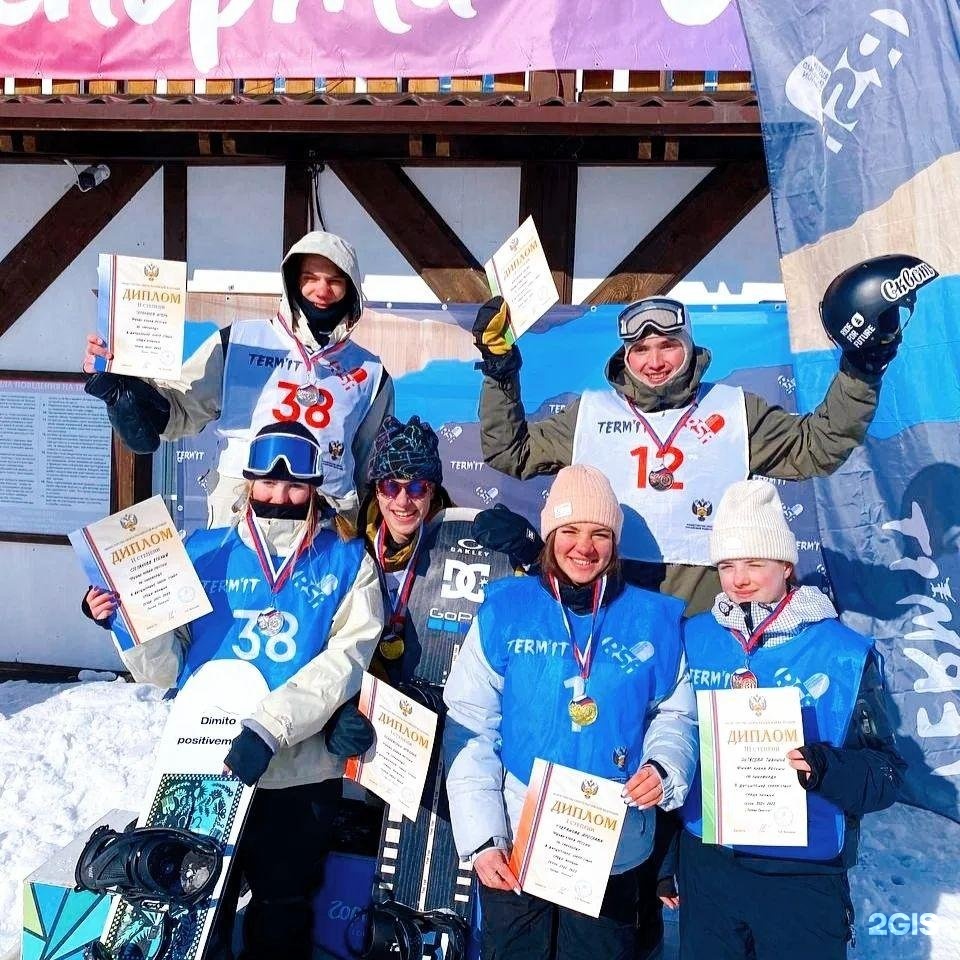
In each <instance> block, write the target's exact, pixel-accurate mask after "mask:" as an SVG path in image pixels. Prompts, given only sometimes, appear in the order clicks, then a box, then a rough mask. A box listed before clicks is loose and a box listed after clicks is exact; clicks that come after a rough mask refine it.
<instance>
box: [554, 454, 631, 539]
mask: <svg viewBox="0 0 960 960" xmlns="http://www.w3.org/2000/svg"><path fill="white" fill-rule="evenodd" d="M567 523H598V524H600V525H601V526H604V527H609V528H610V529H611V530H612V531H613V536H614V539H615V540H619V539H620V531H621V530H622V529H623V511H622V510H621V509H620V504H619V503H618V502H617V495H616V494H615V493H614V492H613V487H611V486H610V481H609V480H608V479H607V478H606V477H605V476H604V475H603V474H602V473H601V472H600V471H599V470H598V469H597V468H596V467H590V466H587V465H586V464H585V463H576V464H574V465H573V466H572V467H564V468H563V469H562V470H561V471H560V472H559V473H558V474H557V478H556V479H555V480H554V481H553V486H552V487H551V488H550V495H549V496H548V497H547V502H546V503H545V504H544V505H543V510H542V511H541V512H540V535H541V536H542V537H543V538H544V540H546V538H547V537H548V536H549V535H550V534H551V533H552V532H553V531H554V530H556V529H557V528H558V527H562V526H564V524H567Z"/></svg>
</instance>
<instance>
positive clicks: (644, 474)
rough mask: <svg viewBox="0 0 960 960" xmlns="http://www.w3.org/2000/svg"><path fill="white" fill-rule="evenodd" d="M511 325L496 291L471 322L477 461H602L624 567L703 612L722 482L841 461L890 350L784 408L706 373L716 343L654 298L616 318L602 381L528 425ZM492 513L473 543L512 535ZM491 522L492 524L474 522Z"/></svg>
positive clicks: (846, 361) (499, 544) (848, 356)
mask: <svg viewBox="0 0 960 960" xmlns="http://www.w3.org/2000/svg"><path fill="white" fill-rule="evenodd" d="M508 322H509V310H508V308H507V306H506V304H505V303H504V302H503V300H502V299H501V298H500V297H495V298H493V299H492V300H490V301H488V302H487V303H486V304H484V305H483V306H482V307H481V308H480V310H479V312H478V314H477V320H476V323H475V325H474V337H475V340H476V344H477V348H478V349H479V351H480V354H481V356H482V357H483V360H482V362H481V363H480V364H479V366H480V369H481V370H482V371H483V373H484V378H483V386H482V388H481V393H480V428H481V430H480V437H481V446H482V449H483V456H484V459H485V460H486V462H487V463H488V464H490V466H492V467H494V468H495V469H497V470H500V471H502V472H503V473H507V474H510V475H511V476H515V477H520V478H521V479H525V478H527V477H532V476H536V475H538V474H544V473H547V474H549V473H554V472H556V471H557V470H559V469H560V468H561V467H563V466H565V465H566V464H569V463H581V462H583V463H591V464H595V465H597V466H599V467H601V468H602V469H603V470H604V472H605V473H606V474H607V476H608V477H609V478H610V480H611V482H612V484H613V487H614V489H615V490H616V491H617V495H618V496H619V498H620V502H621V505H622V506H623V508H624V514H625V520H624V531H623V538H622V543H621V547H622V555H623V557H624V559H625V561H626V562H625V564H624V573H625V575H626V576H627V578H628V579H630V580H633V581H634V582H636V583H638V584H640V585H641V586H645V587H649V588H650V589H654V590H660V591H661V592H663V593H669V594H671V595H673V596H677V597H680V598H682V599H683V600H685V601H686V603H687V608H686V612H687V615H688V616H692V615H693V614H695V613H699V612H701V611H703V610H707V609H709V607H710V604H711V603H712V601H713V598H714V596H715V595H716V593H717V589H718V581H717V574H716V571H715V570H714V569H713V568H712V567H711V566H710V564H709V550H708V540H709V528H710V524H709V522H708V521H709V514H710V512H711V511H712V510H713V509H714V506H715V505H716V504H717V503H718V502H719V501H720V497H721V495H722V493H723V490H724V489H725V488H726V487H727V486H728V485H729V484H730V483H733V482H735V481H737V480H744V479H746V478H747V477H748V476H750V475H751V474H763V475H765V476H770V477H776V478H780V479H785V480H802V479H807V478H809V477H816V476H826V475H827V474H830V473H832V472H833V471H834V470H836V469H837V468H838V467H839V466H840V465H841V464H842V463H843V462H844V461H845V460H846V458H847V457H848V456H849V455H850V452H851V451H852V450H853V449H854V448H855V447H857V446H858V445H859V444H861V443H862V442H863V439H864V437H865V435H866V432H867V427H868V426H869V425H870V422H871V420H872V419H873V415H874V413H875V411H876V408H877V401H878V396H879V391H880V378H881V374H882V372H883V370H884V369H885V368H886V365H887V364H888V363H889V362H890V360H891V359H892V357H893V354H894V353H895V351H896V345H893V346H892V347H891V346H889V345H884V346H883V347H880V346H878V347H876V348H873V349H872V350H868V349H867V348H861V349H854V348H853V347H852V346H851V347H850V349H849V350H847V352H846V353H845V354H844V357H843V359H842V361H841V365H840V370H839V372H838V373H837V375H836V377H835V378H834V380H833V382H832V383H831V385H830V388H829V390H828V391H827V394H826V396H825V398H824V400H823V402H822V403H821V404H820V405H819V406H818V407H817V408H816V409H815V410H814V411H813V412H812V413H810V414H805V415H802V416H800V415H795V414H790V413H787V412H786V411H784V410H783V409H782V408H780V407H777V406H772V405H771V404H769V403H767V402H766V401H765V400H763V399H761V398H760V397H758V396H756V395H755V394H752V393H749V392H746V391H744V390H742V389H741V388H739V387H733V386H728V385H726V384H715V383H710V382H708V381H707V380H706V379H705V377H706V373H707V368H708V367H709V365H710V352H709V351H708V350H706V349H705V348H703V347H700V346H697V345H696V343H695V342H694V339H693V331H692V329H691V326H690V317H689V314H688V312H687V309H686V307H685V306H684V305H683V304H682V303H680V302H679V301H677V300H671V299H668V298H665V297H651V298H647V299H644V300H638V301H637V302H636V303H632V304H630V305H629V306H627V307H625V308H624V310H623V311H622V312H621V314H620V316H619V321H618V324H619V326H618V331H619V335H620V339H621V342H622V343H621V346H620V348H619V349H618V350H617V351H616V352H615V353H614V354H613V355H612V356H611V357H610V359H609V361H608V362H607V366H606V369H605V376H606V380H607V384H608V386H607V387H606V388H605V389H602V390H590V391H586V392H585V393H584V394H583V395H582V396H581V397H580V398H579V399H577V400H574V401H573V402H572V403H570V404H568V405H567V407H566V409H565V410H563V411H562V412H561V413H558V414H555V415H553V416H549V417H545V418H543V419H539V420H536V421H529V420H527V419H526V413H525V411H524V407H523V401H522V399H521V396H520V378H519V371H520V366H521V358H520V353H519V350H518V348H517V346H516V345H513V346H510V345H508V343H507V341H506V339H505V336H504V335H505V332H506V327H507V323H508ZM898 342H899V341H898ZM698 510H699V511H701V512H702V513H698V512H697V511H698ZM496 519H497V521H498V523H497V528H496V530H494V531H492V532H491V534H490V535H488V536H484V534H483V530H482V526H481V532H480V534H479V535H478V539H480V541H481V542H482V543H484V544H485V545H486V546H489V547H494V548H501V549H502V548H503V547H504V546H505V545H508V544H509V543H510V542H512V541H518V542H519V540H520V537H521V533H520V532H518V531H517V530H516V529H514V530H512V531H509V530H508V531H505V530H503V529H501V528H503V527H505V526H506V525H507V524H506V515H505V514H504V513H502V514H501V515H500V517H498V518H496ZM486 523H490V524H492V523H493V520H492V519H491V520H487V519H486V518H484V519H482V520H480V524H481V525H482V524H486ZM518 523H519V524H520V525H521V526H522V521H520V520H519V518H518Z"/></svg>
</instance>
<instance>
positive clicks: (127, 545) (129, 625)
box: [70, 496, 213, 650]
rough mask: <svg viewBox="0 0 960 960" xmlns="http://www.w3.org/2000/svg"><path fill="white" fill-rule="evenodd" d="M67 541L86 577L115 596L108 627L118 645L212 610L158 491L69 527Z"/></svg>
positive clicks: (151, 635)
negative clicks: (75, 527)
mask: <svg viewBox="0 0 960 960" xmlns="http://www.w3.org/2000/svg"><path fill="white" fill-rule="evenodd" d="M70 543H71V545H72V546H73V549H74V550H75V551H76V553H77V556H78V557H79V558H80V562H81V563H82V564H83V568H84V570H85V571H86V574H87V577H88V578H89V580H90V582H91V583H92V584H94V585H95V586H98V587H102V588H104V589H106V590H110V591H111V592H113V593H116V594H117V595H118V596H119V598H120V605H119V607H118V608H117V611H116V613H115V615H114V620H113V623H111V625H110V629H111V630H112V631H113V635H114V639H115V641H116V643H117V646H118V647H120V649H121V650H128V649H130V648H131V647H134V646H137V645H138V644H141V643H144V642H145V641H147V640H152V639H153V638H154V637H158V636H160V635H161V634H163V633H166V632H167V631H169V630H173V629H175V628H176V627H180V626H183V624H185V623H189V622H190V621H191V620H196V619H197V618H198V617H202V616H203V615H204V614H206V613H210V611H211V610H212V609H213V607H212V606H211V605H210V601H209V599H208V598H207V595H206V593H204V590H203V585H202V584H201V583H200V579H199V577H197V572H196V570H194V569H193V564H192V563H191V562H190V557H189V556H187V551H186V548H185V547H184V545H183V541H182V540H181V539H180V534H179V532H178V531H177V528H176V527H175V526H174V525H173V521H172V520H171V519H170V513H169V511H168V510H167V508H166V506H165V504H164V502H163V498H162V497H160V496H156V497H151V498H150V499H149V500H144V501H143V502H142V503H135V504H134V505H133V506H132V507H128V508H127V509H126V510H121V511H120V512H119V513H115V514H113V515H112V516H109V517H105V518H104V519H103V520H97V521H96V522H95V523H91V524H89V525H88V526H86V527H81V528H80V529H79V530H74V531H73V533H71V534H70Z"/></svg>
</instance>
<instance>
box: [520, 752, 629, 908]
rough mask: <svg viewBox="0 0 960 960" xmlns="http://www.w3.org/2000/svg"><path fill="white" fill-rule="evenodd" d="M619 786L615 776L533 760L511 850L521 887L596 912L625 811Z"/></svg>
mask: <svg viewBox="0 0 960 960" xmlns="http://www.w3.org/2000/svg"><path fill="white" fill-rule="evenodd" d="M622 790H623V784H622V783H618V782H617V781H614V780H605V779H604V778H603V777H594V776H591V775H590V774H587V773H583V772H582V771H580V770H574V769H572V768H571V767H564V766H561V765H560V764H558V763H549V762H547V761H546V760H542V759H540V758H539V757H538V758H537V759H536V760H534V762H533V773H532V774H531V777H530V783H529V785H528V787H527V794H526V797H525V798H524V802H523V809H522V811H521V813H520V823H519V825H518V827H517V836H516V840H515V842H514V845H513V852H512V854H511V856H510V869H511V870H513V872H514V875H515V876H516V877H517V878H518V879H519V880H520V886H521V887H522V888H523V891H524V892H525V893H530V894H533V895H534V896H537V897H540V898H542V899H543V900H549V901H550V902H551V903H556V904H559V905H560V906H561V907H569V908H570V909H571V910H576V911H578V912H579V913H585V914H587V915H588V916H591V917H599V916H600V907H601V906H602V904H603V895H604V893H605V892H606V889H607V881H608V880H609V879H610V871H611V870H612V868H613V861H614V857H615V855H616V852H617V844H618V843H619V842H620V834H621V833H622V832H623V821H624V818H625V817H626V816H627V809H628V808H627V806H626V805H625V804H624V802H623V797H622V796H621V791H622Z"/></svg>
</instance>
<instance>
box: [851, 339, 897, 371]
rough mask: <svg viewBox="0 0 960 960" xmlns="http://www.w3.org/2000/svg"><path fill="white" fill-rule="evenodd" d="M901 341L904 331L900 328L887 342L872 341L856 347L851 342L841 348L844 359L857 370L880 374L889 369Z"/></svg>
mask: <svg viewBox="0 0 960 960" xmlns="http://www.w3.org/2000/svg"><path fill="white" fill-rule="evenodd" d="M901 343H903V333H902V332H901V331H899V330H898V331H897V335H896V336H895V337H894V338H893V339H892V340H890V341H888V342H887V343H879V342H873V341H871V342H870V343H869V344H864V345H863V346H862V347H855V346H853V345H852V344H851V345H850V346H848V347H841V348H840V349H841V351H842V353H843V359H844V361H846V363H847V364H848V365H849V366H850V367H853V369H854V370H855V371H857V372H859V373H866V374H871V375H879V374H881V373H883V371H884V370H886V369H887V367H888V366H889V365H890V361H891V360H893V358H894V357H895V356H896V355H897V350H898V349H899V348H900V344H901Z"/></svg>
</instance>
